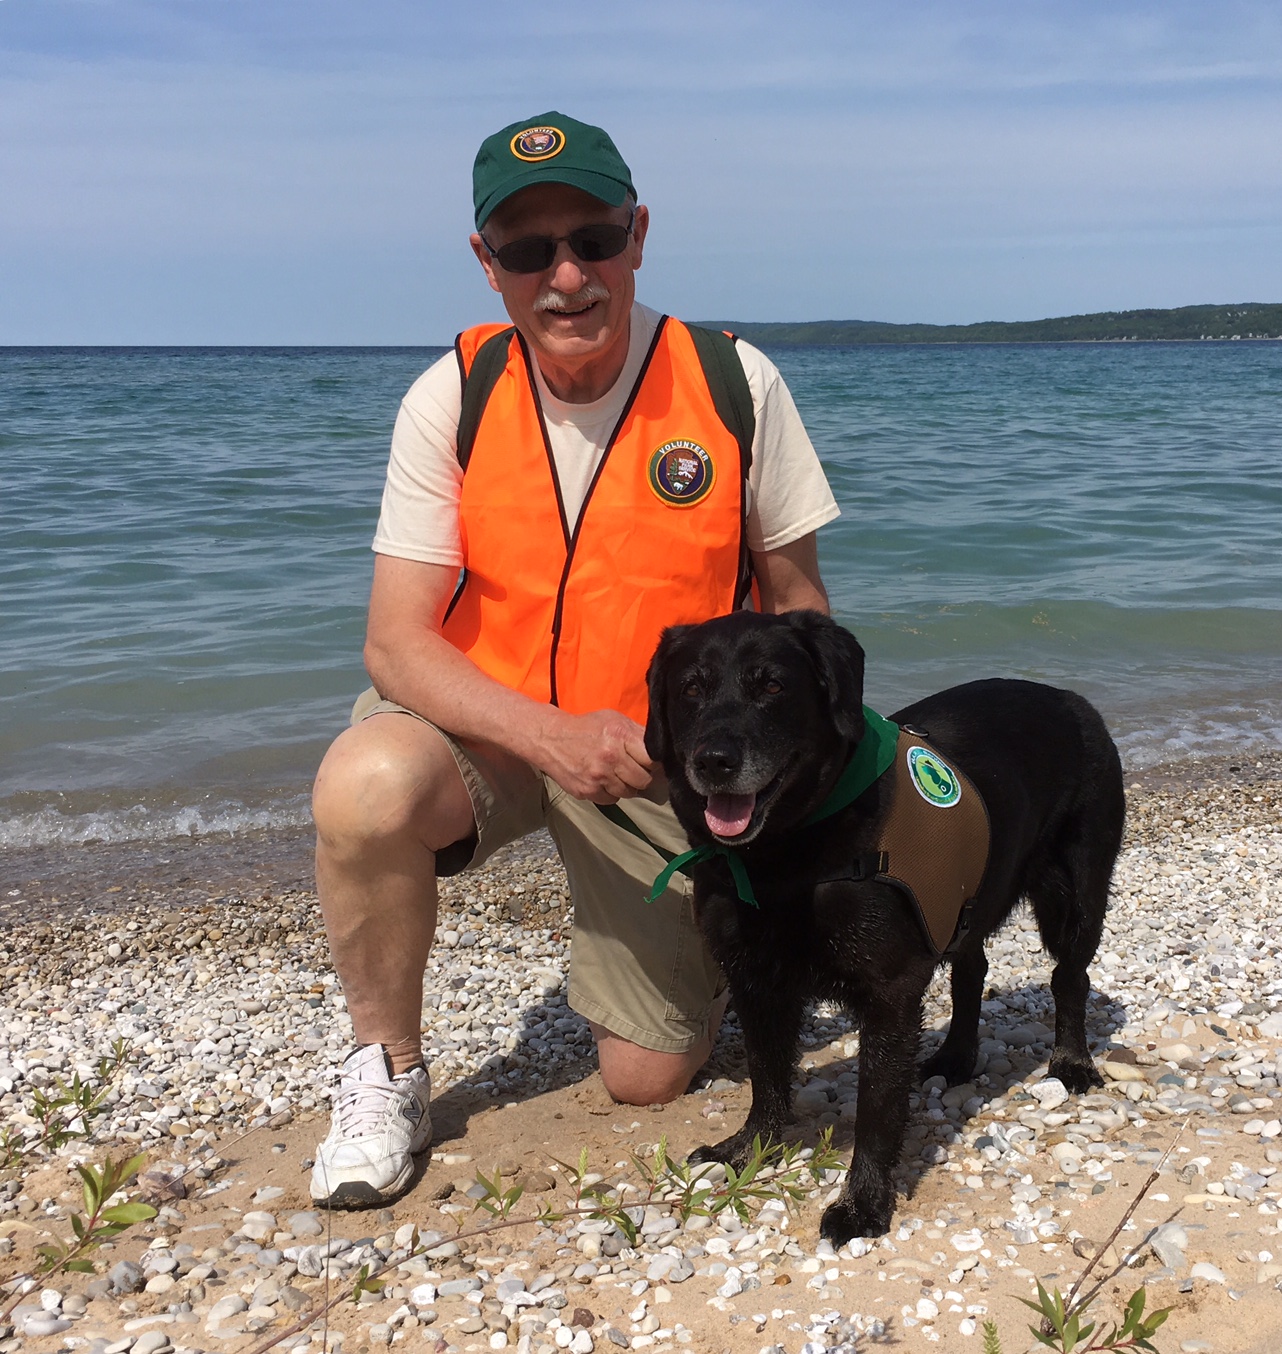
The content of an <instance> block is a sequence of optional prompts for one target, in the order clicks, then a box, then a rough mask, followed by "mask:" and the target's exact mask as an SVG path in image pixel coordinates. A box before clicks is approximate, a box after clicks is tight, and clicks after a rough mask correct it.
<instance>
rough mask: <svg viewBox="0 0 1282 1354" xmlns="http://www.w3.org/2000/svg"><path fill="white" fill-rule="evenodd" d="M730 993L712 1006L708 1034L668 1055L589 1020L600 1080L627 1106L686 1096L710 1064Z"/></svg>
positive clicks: (662, 1101) (650, 1103) (657, 1102)
mask: <svg viewBox="0 0 1282 1354" xmlns="http://www.w3.org/2000/svg"><path fill="white" fill-rule="evenodd" d="M727 1000H728V994H727V993H725V992H723V993H722V994H721V995H720V996H719V997H718V998H717V999H716V1001H715V1002H714V1003H713V1007H712V1014H711V1016H710V1017H709V1020H708V1033H707V1035H706V1037H704V1038H702V1039H700V1040H699V1041H698V1043H696V1044H695V1045H694V1046H693V1047H691V1048H690V1049H688V1050H687V1051H686V1052H684V1053H666V1052H662V1051H660V1050H656V1049H653V1048H643V1047H642V1046H641V1045H640V1044H634V1043H632V1041H631V1040H629V1039H624V1038H623V1037H622V1036H621V1035H618V1034H611V1033H610V1031H609V1030H607V1029H606V1028H605V1026H604V1025H598V1024H597V1022H596V1021H595V1020H590V1021H588V1024H589V1025H590V1026H591V1028H592V1037H593V1038H594V1039H595V1040H596V1051H597V1059H598V1061H599V1062H600V1064H601V1080H602V1081H603V1082H605V1089H606V1090H607V1091H609V1093H610V1095H611V1096H613V1098H614V1099H615V1100H618V1101H620V1102H621V1103H622V1104H624V1105H666V1104H667V1103H668V1101H669V1100H675V1099H676V1098H677V1096H679V1095H684V1094H685V1093H686V1090H687V1089H688V1087H689V1085H690V1082H691V1081H692V1080H693V1079H694V1074H695V1073H696V1072H697V1071H698V1070H699V1069H700V1068H701V1067H702V1066H703V1065H704V1063H706V1062H707V1061H708V1057H709V1055H710V1054H711V1053H712V1046H713V1044H714V1043H716V1039H717V1030H718V1029H720V1027H721V1017H722V1016H723V1015H725V1013H726V1002H727Z"/></svg>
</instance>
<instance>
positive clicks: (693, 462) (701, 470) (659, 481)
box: [646, 437, 717, 508]
mask: <svg viewBox="0 0 1282 1354" xmlns="http://www.w3.org/2000/svg"><path fill="white" fill-rule="evenodd" d="M646 473H647V477H648V479H649V483H650V488H651V489H652V490H653V492H654V495H655V497H656V498H658V499H659V500H660V501H661V502H663V503H670V504H671V505H672V506H673V507H676V508H688V507H691V506H692V505H693V504H695V503H698V502H699V501H700V500H701V499H704V498H707V496H708V495H709V494H710V493H711V492H712V486H713V484H714V483H715V481H716V478H717V474H716V467H715V466H714V465H713V464H712V457H711V456H709V455H708V452H707V449H706V448H704V447H701V446H700V445H699V444H698V442H692V441H690V439H689V438H686V437H678V438H674V439H673V440H672V441H671V442H665V443H664V444H663V445H662V446H661V447H657V448H656V449H655V450H654V451H653V452H652V453H651V455H650V464H649V467H648V469H647V472H646Z"/></svg>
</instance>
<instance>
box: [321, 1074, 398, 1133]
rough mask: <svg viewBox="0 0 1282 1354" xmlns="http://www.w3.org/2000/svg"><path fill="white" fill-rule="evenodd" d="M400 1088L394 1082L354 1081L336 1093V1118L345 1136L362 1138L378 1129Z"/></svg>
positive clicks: (340, 1131) (340, 1130) (396, 1097)
mask: <svg viewBox="0 0 1282 1354" xmlns="http://www.w3.org/2000/svg"><path fill="white" fill-rule="evenodd" d="M399 1097H400V1091H399V1089H398V1088H397V1087H396V1086H394V1085H380V1084H379V1083H378V1082H370V1081H353V1082H348V1084H347V1085H346V1086H343V1087H341V1088H340V1090H339V1092H338V1094H337V1095H336V1096H335V1097H334V1118H335V1120H336V1121H337V1123H338V1129H339V1133H340V1135H341V1136H342V1137H344V1138H362V1137H365V1136H367V1135H368V1134H370V1133H374V1132H376V1131H377V1130H378V1128H379V1126H380V1124H381V1123H382V1121H383V1116H384V1115H385V1114H386V1113H387V1111H388V1109H389V1108H390V1106H391V1104H392V1102H394V1101H395V1100H397V1099H399Z"/></svg>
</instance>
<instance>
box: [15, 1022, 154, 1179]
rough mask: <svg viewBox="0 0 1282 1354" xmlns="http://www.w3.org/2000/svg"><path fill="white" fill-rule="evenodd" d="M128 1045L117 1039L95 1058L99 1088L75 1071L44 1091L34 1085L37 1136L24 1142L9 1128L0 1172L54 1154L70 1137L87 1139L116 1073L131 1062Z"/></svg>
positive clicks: (32, 1097) (109, 1092) (33, 1116)
mask: <svg viewBox="0 0 1282 1354" xmlns="http://www.w3.org/2000/svg"><path fill="white" fill-rule="evenodd" d="M133 1056H134V1055H133V1051H132V1050H131V1048H130V1047H129V1044H128V1042H127V1041H126V1040H125V1039H123V1038H117V1039H116V1040H115V1041H114V1042H113V1044H112V1045H111V1050H110V1051H109V1052H108V1053H105V1054H103V1055H102V1056H101V1057H100V1058H99V1059H98V1064H97V1072H98V1081H99V1083H101V1084H100V1085H96V1086H95V1085H93V1084H92V1083H91V1082H89V1081H87V1080H84V1079H82V1078H81V1076H80V1073H79V1072H76V1073H75V1074H74V1075H73V1076H72V1078H71V1081H70V1082H67V1081H65V1080H63V1078H62V1077H56V1078H55V1079H54V1082H53V1086H52V1087H51V1088H50V1089H48V1090H46V1089H45V1088H44V1087H43V1086H37V1087H35V1088H34V1090H33V1091H32V1092H31V1115H32V1118H34V1119H35V1120H36V1121H37V1129H36V1133H35V1134H34V1135H33V1136H31V1137H29V1138H27V1139H25V1140H24V1139H23V1138H22V1136H21V1135H20V1134H18V1133H17V1132H15V1131H14V1130H13V1129H12V1128H7V1129H6V1130H5V1132H4V1134H3V1136H0V1170H3V1169H4V1168H6V1167H8V1166H12V1165H13V1164H14V1163H15V1162H17V1161H19V1160H20V1159H21V1158H22V1157H24V1156H26V1155H27V1154H28V1153H30V1152H34V1151H39V1150H41V1149H42V1148H47V1149H50V1150H52V1151H57V1149H58V1148H59V1147H63V1146H65V1145H66V1144H67V1143H68V1142H69V1141H70V1140H71V1139H72V1138H83V1137H86V1136H88V1133H89V1128H90V1125H91V1124H92V1123H93V1121H94V1120H95V1119H97V1118H98V1117H99V1116H100V1115H102V1114H105V1113H106V1112H107V1097H108V1096H109V1095H110V1094H111V1089H112V1085H113V1079H114V1077H115V1074H116V1073H117V1072H118V1071H120V1069H121V1068H122V1067H124V1066H126V1064H128V1063H129V1062H131V1061H132V1060H133Z"/></svg>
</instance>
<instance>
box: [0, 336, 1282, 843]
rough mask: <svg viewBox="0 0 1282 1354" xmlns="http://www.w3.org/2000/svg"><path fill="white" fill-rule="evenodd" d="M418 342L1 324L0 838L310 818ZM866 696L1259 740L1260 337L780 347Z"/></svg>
mask: <svg viewBox="0 0 1282 1354" xmlns="http://www.w3.org/2000/svg"><path fill="white" fill-rule="evenodd" d="M439 353H440V350H439V349H430V348H420V349H407V348H377V349H369V348H358V349H337V348H321V349H303V348H292V349H196V348H182V349H154V348H148V349H52V348H40V349H17V348H9V349H0V637H2V639H3V646H2V647H0V845H9V846H13V847H22V846H40V845H42V844H56V843H59V842H62V843H72V842H77V841H88V840H114V841H128V840H139V841H141V840H150V841H159V840H165V839H167V838H168V837H170V836H173V835H183V834H192V833H196V834H200V833H206V832H211V831H216V830H219V829H223V830H226V829H233V830H235V829H248V828H253V827H265V828H271V827H290V826H292V827H299V826H302V825H303V824H305V822H306V821H307V808H306V790H307V786H308V784H309V781H310V777H311V774H312V772H313V771H314V769H315V766H316V764H317V762H318V760H319V758H320V756H321V754H322V752H323V751H324V748H325V746H326V745H327V743H328V741H329V739H330V738H331V737H332V736H333V735H334V734H335V733H336V732H337V731H338V730H339V729H340V728H341V727H342V726H343V724H344V723H345V720H346V714H347V710H348V708H349V707H350V704H351V701H352V699H353V698H354V696H355V695H356V694H357V693H358V692H359V691H360V690H361V688H362V686H363V685H364V676H363V673H362V669H361V657H360V653H361V641H362V632H363V626H364V607H365V601H366V597H367V593H368V588H369V579H370V571H371V567H372V555H371V554H370V550H369V542H370V539H371V537H372V534H373V530H374V524H375V520H376V517H377V512H378V503H379V495H380V491H381V485H382V477H383V471H384V466H385V463H386V458H387V445H388V439H389V437H390V433H391V427H392V421H393V419H394V417H395V413H396V408H397V403H398V401H399V399H400V396H401V395H402V393H403V392H404V390H405V389H406V388H407V387H408V385H409V384H410V382H411V381H412V380H413V379H414V378H415V377H416V376H417V375H418V373H419V372H420V371H421V370H422V369H423V368H424V367H426V366H427V365H428V364H429V363H430V362H431V361H432V360H433V359H434V358H435V357H436V356H438V355H439ZM771 356H772V357H773V358H774V359H775V360H776V361H777V362H778V364H779V366H780V367H781V369H782V370H783V373H784V375H785V377H786V378H787V380H788V382H789V384H790V386H791V388H792V390H793V392H794V394H795V396H796V399H797V403H798V405H799V407H800V409H801V412H802V415H803V417H804V418H805V421H806V424H807V426H808V427H809V429H810V431H811V434H812V436H813V438H814V441H815V444H816V446H817V447H818V449H819V453H820V455H821V457H822V458H823V461H824V463H825V465H826V467H827V470H828V473H829V476H830V478H831V481H832V484H833V488H834V491H835V492H836V495H837V498H838V501H839V502H840V504H841V507H842V511H843V516H842V518H841V519H840V520H839V521H838V522H836V523H834V524H833V525H832V526H830V527H827V528H825V529H824V531H823V532H822V533H821V538H820V539H821V561H822V565H823V571H824V575H825V578H826V581H827V583H828V587H829V590H830V593H831V596H832V601H833V607H834V610H835V611H836V613H837V614H838V615H839V617H840V618H841V619H842V620H843V621H845V622H846V623H847V624H849V625H850V626H851V628H852V629H854V630H855V632H856V633H857V634H858V635H859V637H860V639H861V641H862V642H863V644H864V647H865V648H866V650H867V651H868V673H869V676H868V698H869V703H870V704H873V705H875V706H878V707H879V708H881V709H883V710H888V709H891V708H893V707H894V706H896V705H899V704H902V703H903V702H905V701H907V700H909V699H911V698H913V697H915V696H918V695H921V694H924V693H925V692H927V691H930V690H933V689H936V688H939V687H942V686H946V685H949V684H951V683H953V682H956V681H962V680H967V679H969V678H972V677H976V676H983V675H1011V676H1028V677H1035V678H1043V679H1046V680H1049V681H1052V682H1056V683H1060V684H1064V685H1069V686H1072V687H1074V688H1076V689H1077V690H1080V691H1082V692H1083V693H1084V694H1086V695H1087V696H1089V697H1090V698H1091V699H1093V700H1094V701H1095V702H1096V703H1097V704H1098V705H1099V706H1100V708H1101V709H1102V710H1103V711H1104V713H1105V715H1106V716H1107V718H1108V719H1109V721H1110V724H1111V725H1112V727H1113V729H1114V732H1115V734H1116V736H1117V738H1118V741H1119V743H1120V745H1121V746H1122V749H1123V753H1124V757H1125V759H1126V761H1127V763H1128V764H1129V765H1130V766H1131V767H1133V768H1138V767H1144V766H1148V765H1152V764H1155V763H1158V762H1165V761H1178V760H1180V759H1185V758H1190V757H1200V756H1208V755H1214V754H1239V753H1240V754H1242V755H1249V754H1250V753H1252V752H1263V751H1266V750H1267V751H1275V750H1277V749H1279V748H1282V685H1280V681H1279V674H1280V673H1282V548H1280V545H1282V344H1276V343H1258V344H1256V343H1214V344H1213V343H1205V344H1101V345H1080V344H1078V345H993V346H923V347H891V346H886V347H882V346H877V347H860V348H848V349H790V350H789V349H781V350H777V351H772V352H771Z"/></svg>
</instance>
